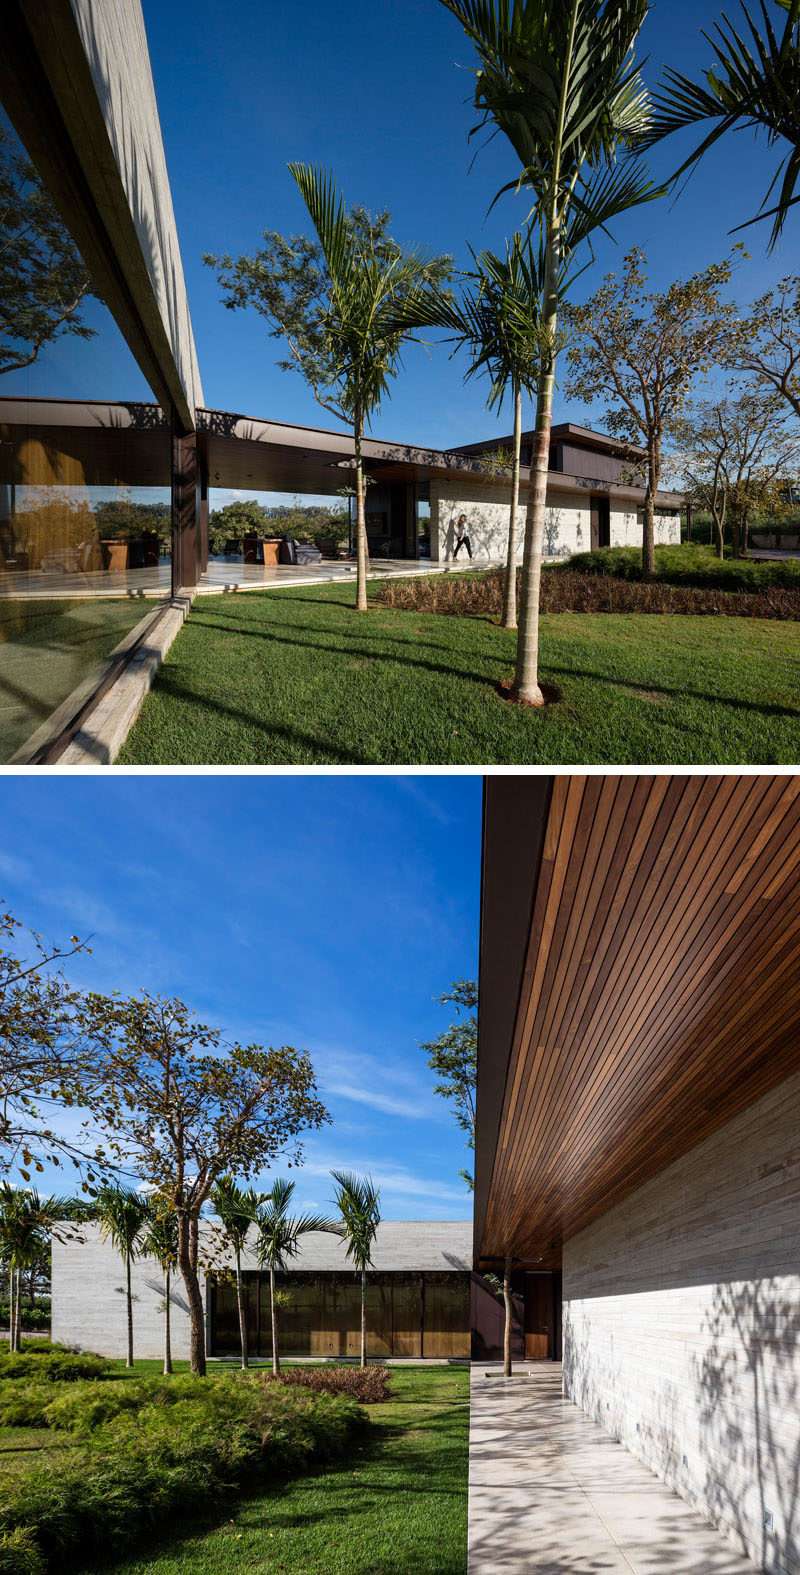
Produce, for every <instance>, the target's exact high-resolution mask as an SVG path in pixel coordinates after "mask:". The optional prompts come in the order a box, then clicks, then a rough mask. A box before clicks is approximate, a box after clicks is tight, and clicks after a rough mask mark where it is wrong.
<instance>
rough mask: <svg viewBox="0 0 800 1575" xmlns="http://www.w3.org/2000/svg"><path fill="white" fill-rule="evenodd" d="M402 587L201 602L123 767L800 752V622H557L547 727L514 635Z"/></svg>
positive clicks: (706, 759) (650, 758) (692, 757)
mask: <svg viewBox="0 0 800 1575" xmlns="http://www.w3.org/2000/svg"><path fill="white" fill-rule="evenodd" d="M552 572H553V574H554V575H557V574H559V573H560V572H562V571H559V570H553V571H552ZM587 578H590V577H587ZM435 579H436V577H431V580H430V581H428V580H427V579H423V578H420V579H418V580H415V581H414V584H415V586H417V585H418V586H420V587H422V586H423V585H424V584H426V583H428V584H432V583H433V581H434V580H435ZM385 583H387V582H380V581H378V582H374V583H373V585H372V586H371V589H372V593H373V597H374V601H373V606H372V608H371V610H370V611H369V612H368V613H366V614H358V613H356V611H355V609H354V607H353V592H352V589H351V588H350V587H347V588H344V587H342V586H321V587H314V588H308V589H305V588H303V589H299V588H293V589H292V590H280V591H252V592H248V593H247V595H242V596H227V597H226V596H203V597H198V599H197V601H196V602H195V604H194V607H193V608H192V612H191V614H190V617H189V618H188V620H187V622H186V624H185V625H184V628H183V630H182V631H181V633H180V634H179V636H178V638H177V639H176V641H175V643H174V645H173V646H172V649H171V651H170V652H169V654H168V656H167V658H166V660H165V662H164V665H163V666H162V668H161V670H160V672H159V674H158V677H157V680H156V683H155V685H154V688H153V690H152V692H151V694H150V695H149V696H148V697H147V699H146V700H145V703H144V707H143V709H142V713H141V716H140V718H139V721H138V722H137V724H136V725H135V727H134V728H133V730H132V732H131V734H130V736H129V738H128V740H127V742H126V744H125V746H124V748H123V750H122V753H121V755H120V757H119V758H120V763H125V764H136V765H156V764H167V765H170V764H175V765H183V764H201V765H202V764H230V765H249V764H292V763H302V764H325V763H331V764H337V765H346V764H358V765H361V764H364V765H383V764H396V763H398V764H409V765H413V764H432V765H437V764H441V765H448V764H456V763H464V764H475V765H484V764H492V763H503V764H505V763H507V764H542V765H545V764H555V765H566V764H583V763H585V764H598V765H605V764H631V765H647V764H683V763H693V764H698V765H700V764H709V763H710V764H714V765H724V764H757V763H769V764H774V763H781V762H784V763H786V764H794V763H796V761H797V759H798V756H799V755H800V702H798V695H800V639H799V638H798V630H797V625H796V623H795V622H793V621H792V620H789V619H776V618H772V619H765V618H741V617H737V618H734V617H725V616H724V615H723V616H717V617H709V616H707V615H702V616H693V615H692V616H687V615H685V614H681V615H677V616H676V615H673V614H667V615H659V614H653V613H648V614H642V615H639V614H636V613H598V614H592V613H586V614H583V615H576V614H574V613H569V612H565V613H559V614H546V615H545V616H544V617H543V619H542V626H541V646H540V653H541V669H540V675H541V678H542V679H543V680H544V681H545V682H546V683H548V684H550V685H552V686H553V687H555V688H557V689H558V690H559V691H560V693H561V696H562V698H561V700H560V702H559V703H558V704H555V705H550V706H547V707H546V708H545V710H544V712H535V711H532V710H531V709H530V708H520V707H517V706H513V705H509V704H508V703H507V702H506V701H505V700H504V699H503V698H502V697H501V691H500V686H501V685H502V684H503V683H504V682H506V681H507V680H508V679H509V678H510V677H511V676H512V674H513V671H514V657H515V649H516V636H515V634H514V633H513V631H509V630H505V629H501V628H499V627H498V625H497V622H496V619H495V617H493V616H488V615H485V616H478V617H463V616H455V615H452V614H451V615H447V614H445V615H444V616H443V615H441V614H438V613H429V612H421V611H404V610H398V609H395V608H392V607H388V606H386V605H383V604H382V603H381V601H380V600H379V598H380V597H381V596H382V595H383V585H384V584H385ZM388 583H389V584H391V585H393V584H394V582H388ZM436 583H437V584H438V583H443V584H453V585H455V584H460V583H461V578H460V577H459V576H452V577H450V576H447V577H439V579H438V580H436ZM620 584H621V585H622V582H620ZM623 588H624V587H623ZM718 595H719V596H720V599H721V597H722V593H718Z"/></svg>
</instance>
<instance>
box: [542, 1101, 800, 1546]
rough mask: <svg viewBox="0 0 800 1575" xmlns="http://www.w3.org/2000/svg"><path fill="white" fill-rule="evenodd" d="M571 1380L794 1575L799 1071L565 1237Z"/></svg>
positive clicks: (647, 1454) (738, 1532) (798, 1437)
mask: <svg viewBox="0 0 800 1575" xmlns="http://www.w3.org/2000/svg"><path fill="white" fill-rule="evenodd" d="M564 1389H565V1393H566V1394H568V1395H569V1396H570V1398H571V1399H573V1400H574V1401H575V1402H576V1403H577V1404H578V1405H580V1406H581V1407H582V1408H583V1409H584V1410H585V1411H587V1412H588V1414H589V1415H590V1416H592V1417H594V1419H595V1420H596V1421H597V1422H599V1423H600V1424H601V1425H602V1426H603V1427H604V1428H605V1429H606V1430H607V1431H608V1432H609V1433H611V1434H612V1435H613V1436H615V1437H616V1438H618V1439H620V1440H621V1442H622V1443H623V1444H625V1445H626V1447H627V1448H628V1449H630V1450H631V1451H632V1453H633V1454H635V1455H636V1456H637V1457H638V1458H639V1459H640V1460H642V1461H643V1462H644V1463H645V1464H646V1465H648V1466H649V1467H650V1468H651V1469H652V1470H653V1471H655V1472H656V1473H657V1475H658V1476H660V1477H662V1478H663V1479H664V1480H665V1481H667V1482H668V1483H669V1484H670V1485H671V1486H672V1487H673V1488H675V1489H676V1490H677V1492H678V1493H680V1494H681V1495H682V1496H683V1497H684V1498H685V1499H687V1500H688V1501H689V1503H690V1504H692V1505H694V1506H695V1507H696V1508H697V1509H698V1510H699V1511H700V1512H701V1513H702V1514H703V1515H705V1516H706V1517H707V1518H708V1519H709V1520H710V1521H712V1522H713V1523H714V1524H715V1525H717V1526H719V1527H720V1529H722V1530H723V1531H725V1532H726V1533H727V1534H729V1535H730V1537H731V1538H732V1539H733V1540H734V1541H735V1542H736V1544H737V1545H738V1546H739V1547H740V1549H741V1550H742V1551H744V1552H746V1553H748V1554H749V1556H750V1557H751V1558H752V1559H753V1560H754V1561H755V1563H756V1565H757V1566H758V1568H760V1569H764V1570H767V1571H770V1572H786V1571H790V1572H792V1575H797V1572H798V1571H800V1076H795V1077H793V1078H791V1079H789V1080H788V1081H787V1082H785V1083H784V1084H783V1085H782V1086H781V1087H779V1088H777V1089H775V1090H773V1092H772V1093H770V1094H768V1095H767V1096H766V1097H765V1098H763V1099H762V1100H760V1101H759V1102H758V1103H757V1104H755V1105H753V1106H752V1107H751V1108H750V1109H749V1110H748V1111H746V1112H745V1113H744V1114H743V1115H741V1116H739V1117H737V1118H736V1119H735V1120H733V1121H731V1122H729V1123H728V1124H727V1125H726V1126H725V1127H723V1128H722V1129H721V1130H720V1131H719V1132H717V1133H715V1134H714V1135H713V1136H712V1137H711V1138H709V1139H707V1140H706V1141H705V1142H704V1143H702V1144H699V1145H698V1146H697V1147H696V1148H695V1149H693V1150H692V1151H691V1153H689V1154H688V1155H686V1156H685V1157H684V1158H683V1159H680V1160H678V1161H677V1162H676V1163H675V1164H674V1165H671V1166H670V1167H669V1169H667V1170H665V1171H664V1172H662V1174H661V1175H660V1176H658V1177H656V1178H655V1179H654V1180H653V1181H651V1182H649V1183H648V1184H647V1185H646V1186H644V1187H642V1188H640V1189H639V1190H638V1191H637V1192H635V1193H634V1194H633V1195H632V1196H631V1197H630V1198H628V1199H626V1200H625V1202H624V1203H621V1204H620V1205H618V1206H617V1207H616V1208H614V1209H612V1210H610V1211H609V1213H608V1214H606V1215H604V1216H603V1217H602V1218H601V1219H600V1220H598V1221H597V1222H596V1223H595V1224H593V1225H590V1226H589V1227H588V1228H587V1229H586V1230H584V1231H581V1232H580V1233H579V1234H578V1235H576V1236H574V1237H573V1238H572V1239H571V1240H570V1241H569V1242H567V1243H566V1245H565V1248H564Z"/></svg>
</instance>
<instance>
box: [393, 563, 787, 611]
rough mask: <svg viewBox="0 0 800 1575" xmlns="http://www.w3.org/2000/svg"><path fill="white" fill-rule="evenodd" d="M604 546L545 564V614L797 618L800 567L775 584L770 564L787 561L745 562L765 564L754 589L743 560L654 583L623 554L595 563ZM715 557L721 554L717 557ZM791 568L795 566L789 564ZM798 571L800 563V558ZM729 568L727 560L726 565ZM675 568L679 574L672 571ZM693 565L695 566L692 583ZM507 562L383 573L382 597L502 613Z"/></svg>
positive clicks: (434, 607) (400, 603)
mask: <svg viewBox="0 0 800 1575" xmlns="http://www.w3.org/2000/svg"><path fill="white" fill-rule="evenodd" d="M602 556H603V555H602V554H601V553H585V554H583V558H585V560H586V561H585V562H582V563H579V564H578V567H573V564H575V562H576V560H575V559H571V560H570V562H569V563H568V564H564V565H563V566H561V565H559V566H558V567H550V568H545V569H544V570H543V572H542V581H541V598H540V604H539V605H540V608H541V611H542V613H543V614H544V613H661V614H668V615H669V614H671V615H673V616H674V615H680V614H690V615H692V616H700V617H702V616H705V615H710V616H713V617H719V616H722V617H726V618H794V619H800V572H798V573H796V574H794V575H793V576H792V575H788V576H786V577H785V582H784V581H778V582H777V583H772V581H771V578H770V574H769V571H770V570H772V569H785V568H787V567H788V565H786V564H780V563H779V564H772V563H769V562H764V563H753V564H746V565H744V566H743V567H744V568H748V569H749V568H752V569H753V570H756V571H757V570H759V569H762V570H764V571H766V572H765V573H764V574H763V576H762V577H761V578H759V577H758V574H757V573H756V574H754V576H753V578H752V580H751V582H750V586H749V588H743V587H742V586H740V585H739V584H738V583H737V574H738V567H739V566H738V565H734V566H732V567H733V568H734V569H735V571H736V572H735V573H733V574H732V575H731V577H730V579H729V580H728V581H727V582H726V581H725V578H724V572H723V573H722V582H723V583H722V584H721V585H720V584H717V583H716V578H715V574H714V571H713V570H709V571H708V579H707V581H705V582H704V581H703V578H702V574H703V570H702V569H700V570H698V571H692V570H691V569H688V568H687V570H686V573H685V576H684V577H683V578H682V577H681V576H680V571H679V570H676V571H670V570H669V569H667V570H665V575H666V576H667V577H666V578H664V577H661V576H660V577H659V578H658V579H657V580H655V581H653V582H652V583H650V584H643V583H642V581H641V579H639V578H638V577H629V576H628V574H627V573H626V572H625V571H626V569H627V568H628V563H627V561H626V560H625V559H623V560H622V561H621V563H620V565H619V566H618V567H617V568H615V569H614V570H613V572H606V571H605V570H604V568H603V565H602V564H599V565H598V566H597V567H595V566H594V560H595V559H600V558H602ZM712 562H713V563H717V562H718V560H717V559H713V560H712ZM792 567H794V565H792ZM796 567H797V569H798V571H800V563H799V564H797V566H796ZM725 569H727V565H726V564H722V565H721V570H722V571H724V570H725ZM671 572H674V573H675V576H676V577H675V579H674V580H673V579H671V578H669V574H670V573H671ZM693 572H696V573H697V576H698V581H697V583H695V580H694V578H693ZM504 580H505V571H504V570H503V569H487V570H484V571H483V572H477V573H475V574H464V575H457V576H456V575H449V574H448V575H431V576H430V578H429V577H428V576H427V575H425V576H424V577H421V578H416V577H415V578H414V579H407V580H384V581H382V582H381V584H380V589H379V591H378V593H377V599H378V600H379V601H380V602H381V604H382V605H383V606H384V607H398V608H402V609H403V610H405V611H409V612H438V613H456V614H459V615H463V616H465V617H476V616H485V617H489V618H500V616H501V614H502V611H503V584H504ZM521 580H522V571H521V570H520V571H518V574H517V581H518V585H517V594H518V598H519V593H520V590H521Z"/></svg>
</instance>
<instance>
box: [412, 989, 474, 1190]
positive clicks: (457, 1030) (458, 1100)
mask: <svg viewBox="0 0 800 1575" xmlns="http://www.w3.org/2000/svg"><path fill="white" fill-rule="evenodd" d="M438 1001H439V1004H440V1006H450V1005H453V1006H455V1009H456V1021H455V1022H454V1023H451V1024H450V1027H449V1028H446V1029H445V1031H444V1033H441V1034H439V1035H437V1037H436V1038H435V1039H431V1040H430V1042H429V1043H428V1044H424V1045H422V1047H421V1048H422V1049H423V1050H425V1051H427V1055H428V1066H429V1067H430V1068H431V1071H432V1072H435V1073H436V1076H437V1077H438V1078H439V1082H438V1083H437V1084H436V1085H435V1087H434V1090H433V1091H434V1093H435V1094H439V1095H440V1097H441V1098H442V1099H448V1100H450V1102H451V1103H452V1104H453V1105H454V1106H455V1115H456V1121H457V1122H458V1125H459V1126H460V1127H461V1130H462V1132H466V1133H467V1148H471V1149H474V1148H475V1084H476V1081H477V1076H478V986H477V984H476V983H475V981H474V979H456V980H455V981H454V983H453V984H451V986H450V989H449V990H445V991H444V993H443V994H442V995H440V996H438ZM462 1012H463V1013H464V1014H465V1015H464V1017H463V1018H462V1016H461V1013H462ZM459 1175H460V1176H463V1178H464V1180H465V1181H466V1183H467V1186H468V1187H469V1189H470V1192H471V1191H472V1190H473V1188H474V1185H475V1183H474V1181H473V1178H472V1176H471V1175H470V1173H469V1171H467V1170H460V1171H459Z"/></svg>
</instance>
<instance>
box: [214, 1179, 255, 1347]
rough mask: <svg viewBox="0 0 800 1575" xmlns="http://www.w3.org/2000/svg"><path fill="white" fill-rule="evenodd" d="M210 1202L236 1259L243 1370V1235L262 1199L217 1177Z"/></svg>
mask: <svg viewBox="0 0 800 1575" xmlns="http://www.w3.org/2000/svg"><path fill="white" fill-rule="evenodd" d="M211 1202H212V1204H213V1206H214V1208H215V1210H216V1212H217V1214H218V1215H219V1217H220V1220H221V1221H222V1229H223V1231H224V1232H225V1235H226V1236H227V1238H228V1241H229V1242H230V1244H231V1247H232V1249H233V1252H234V1255H235V1258H236V1304H237V1307H238V1309H239V1343H240V1347H241V1354H242V1367H243V1368H244V1367H247V1366H248V1365H249V1354H248V1350H247V1315H246V1312H245V1305H244V1286H243V1283H242V1252H243V1250H244V1245H245V1242H246V1240H247V1232H248V1231H249V1229H250V1227H251V1226H252V1225H255V1223H256V1220H257V1218H258V1208H259V1204H260V1203H262V1202H263V1198H262V1196H261V1194H260V1193H258V1192H254V1191H253V1190H252V1188H247V1189H245V1188H244V1187H238V1186H237V1185H236V1182H235V1181H234V1180H233V1177H232V1176H220V1178H219V1181H218V1182H217V1184H216V1186H215V1188H214V1190H213V1192H212V1194H211Z"/></svg>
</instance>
